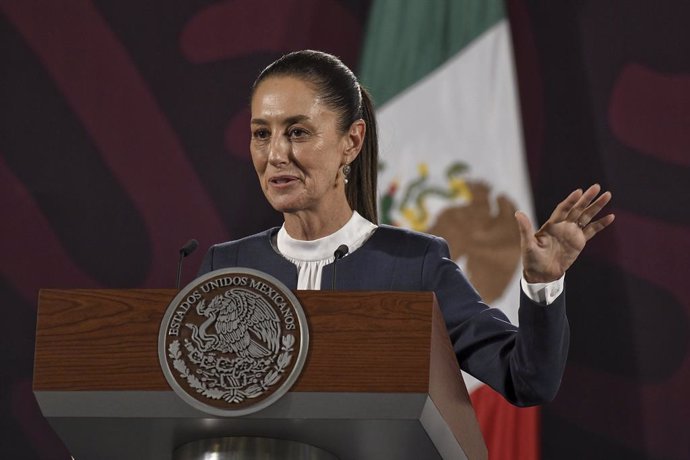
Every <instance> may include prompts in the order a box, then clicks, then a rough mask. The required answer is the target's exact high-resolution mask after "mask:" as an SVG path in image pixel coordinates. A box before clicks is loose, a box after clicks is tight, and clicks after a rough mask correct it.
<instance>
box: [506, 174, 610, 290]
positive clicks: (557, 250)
mask: <svg viewBox="0 0 690 460" xmlns="http://www.w3.org/2000/svg"><path fill="white" fill-rule="evenodd" d="M600 191H601V187H600V186H599V184H594V185H592V186H591V187H589V188H588V189H587V190H586V191H585V192H583V191H582V190H575V191H574V192H572V193H571V194H570V195H568V197H567V198H566V199H565V200H563V201H561V202H560V203H559V204H558V206H556V209H554V211H553V213H552V214H551V217H549V219H548V220H547V221H546V222H545V223H544V225H542V227H541V228H540V229H539V230H538V231H537V232H536V233H535V232H534V228H533V227H532V223H531V222H530V220H529V218H528V217H527V215H526V214H525V213H523V212H519V211H518V212H517V213H515V218H516V219H517V223H518V227H519V229H520V244H521V247H522V266H523V270H524V272H523V277H524V278H525V281H527V282H528V283H547V282H551V281H555V280H557V279H559V278H560V277H561V276H563V274H564V273H565V271H566V270H567V269H568V268H569V267H570V266H571V265H572V264H573V262H575V260H576V259H577V257H578V256H579V255H580V252H582V249H583V248H584V247H585V244H586V243H587V241H589V240H590V239H591V238H592V237H593V236H594V235H596V234H597V233H599V232H600V231H601V230H603V229H604V228H606V227H607V226H608V225H610V224H611V223H612V222H613V220H614V215H613V214H608V215H606V216H604V217H602V218H600V219H597V220H593V219H594V218H595V217H596V215H597V214H598V213H599V211H601V209H602V208H603V207H604V206H606V204H607V203H608V202H609V201H610V200H611V192H605V193H602V194H601V195H600V196H599V197H598V198H597V195H599V192H600ZM595 198H596V199H595Z"/></svg>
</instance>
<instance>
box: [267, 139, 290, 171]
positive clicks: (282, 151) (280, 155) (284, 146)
mask: <svg viewBox="0 0 690 460" xmlns="http://www.w3.org/2000/svg"><path fill="white" fill-rule="evenodd" d="M269 149H270V150H269V152H268V161H269V163H271V164H272V165H280V164H286V163H288V162H289V161H290V142H289V141H288V140H287V139H286V138H285V136H275V137H273V138H272V139H271V144H270V146H269Z"/></svg>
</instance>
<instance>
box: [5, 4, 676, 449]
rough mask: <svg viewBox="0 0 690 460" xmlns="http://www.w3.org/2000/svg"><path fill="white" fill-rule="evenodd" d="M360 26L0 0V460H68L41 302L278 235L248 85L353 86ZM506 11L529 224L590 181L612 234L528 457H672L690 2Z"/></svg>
mask: <svg viewBox="0 0 690 460" xmlns="http://www.w3.org/2000/svg"><path fill="white" fill-rule="evenodd" d="M368 9H369V2H368V1H365V0H361V1H357V0H350V1H345V0H342V1H337V0H320V1H318V0H302V1H299V0H284V1H281V2H273V1H269V0H256V1H252V2H242V1H219V2H211V1H203V0H184V1H177V2H170V1H160V0H153V1H146V2H141V1H134V0H120V1H117V2H115V1H106V0H95V1H92V2H89V1H86V0H62V1H54V2H47V1H38V0H28V1H22V2H18V1H12V0H0V62H2V65H1V66H0V212H1V214H0V216H2V217H1V218H0V222H2V223H1V224H0V229H1V234H0V236H1V237H2V239H1V240H0V241H2V242H3V243H2V246H3V247H2V249H1V250H0V312H1V313H2V317H3V318H4V321H3V323H2V324H3V326H4V327H3V330H2V333H0V414H2V418H1V419H0V458H8V459H15V458H16V459H23V458H26V459H60V460H64V459H67V458H69V457H68V455H67V453H66V451H65V450H64V448H63V447H61V444H60V442H59V440H57V439H56V438H55V436H54V434H53V433H52V431H51V430H50V428H49V426H48V425H47V423H46V422H45V421H44V420H43V419H42V417H41V415H40V412H39V411H38V408H37V406H36V403H35V401H34V399H33V395H32V393H31V376H32V358H33V356H32V350H33V340H34V327H35V318H36V298H37V292H38V289H40V288H42V287H64V288H72V287H113V288H118V287H139V286H140V287H172V286H173V285H174V279H175V264H176V261H177V250H178V248H179V247H180V246H181V245H182V244H183V243H184V242H185V241H187V239H189V238H191V237H195V238H197V239H199V241H200V243H201V246H202V247H206V246H208V245H209V244H211V243H213V242H217V241H221V240H225V239H229V238H234V237H240V236H243V235H246V234H250V233H253V232H255V231H258V230H260V229H264V228H266V227H267V226H269V225H274V224H277V223H278V222H279V221H280V216H278V215H277V214H275V213H274V212H273V211H272V210H271V209H270V208H269V207H268V206H267V205H266V204H265V201H264V200H263V197H262V196H261V192H260V190H259V187H258V185H257V184H256V181H255V178H254V177H255V176H254V172H253V170H252V167H251V163H250V161H249V157H248V148H247V143H248V128H247V126H248V111H247V100H248V99H247V98H248V88H249V86H250V84H251V82H252V81H253V79H254V77H255V75H256V73H257V72H258V71H259V70H260V69H261V68H262V67H263V66H265V65H266V64H267V63H268V62H270V61H271V60H272V59H274V58H276V57H277V56H279V55H280V54H282V53H283V52H285V51H288V50H292V49H298V48H307V47H310V48H318V49H323V50H325V51H329V52H332V53H335V54H337V55H339V56H341V57H342V58H343V60H344V61H345V62H346V63H347V64H348V65H350V66H351V67H353V68H355V69H356V68H357V66H358V55H359V51H360V45H361V42H362V35H363V33H364V28H365V24H366V18H367V14H368ZM509 14H510V19H511V22H512V26H513V33H514V41H515V46H516V60H517V64H518V73H519V85H520V92H521V97H522V106H523V118H524V119H523V123H524V126H525V137H526V146H527V154H528V162H529V167H530V173H531V177H532V184H533V190H534V196H535V201H536V207H537V212H538V213H539V217H540V220H544V219H545V218H546V217H547V214H548V212H550V209H551V208H552V206H553V205H554V203H556V202H557V201H558V200H559V199H560V198H561V197H562V196H563V195H564V194H566V193H567V191H569V190H571V189H573V188H576V187H581V186H584V185H587V184H588V183H591V182H594V181H598V182H601V183H602V184H603V185H604V186H605V187H606V188H609V189H611V190H612V191H613V193H614V203H613V208H614V212H615V213H616V215H617V221H616V223H615V225H614V227H613V228H611V229H608V230H607V231H606V232H604V233H603V234H602V235H601V236H600V237H598V238H597V239H596V240H594V241H593V242H592V244H591V245H590V246H589V247H588V248H587V249H586V251H585V253H584V254H583V256H582V257H581V259H580V260H579V261H578V263H577V264H576V266H575V267H573V268H572V269H571V270H570V272H569V274H568V280H567V293H568V294H567V295H568V313H569V316H570V318H571V323H572V330H573V336H572V345H571V353H570V359H569V365H568V369H567V371H566V375H565V379H564V382H563V386H562V389H561V392H560V394H559V396H558V398H557V399H556V401H555V402H554V403H552V404H549V405H547V406H545V407H544V409H543V412H542V414H543V418H542V427H543V428H542V434H543V441H542V449H543V454H544V458H553V459H556V458H558V459H564V458H632V459H681V458H689V457H690V443H688V441H687V437H688V435H689V434H690V430H688V428H687V427H686V426H687V420H688V419H690V391H688V388H690V363H689V362H688V359H689V356H688V337H689V333H688V332H689V331H688V329H689V324H688V313H689V311H690V282H688V278H689V272H690V32H688V30H690V29H689V28H688V18H690V4H688V3H687V2H684V1H681V0H669V1H667V2H661V3H655V4H652V3H651V2H646V1H642V0H628V1H626V2H616V1H612V2H601V1H596V0H589V1H578V2H575V1H561V2H537V1H529V0H520V1H514V2H510V4H509ZM202 252H203V249H202V250H200V251H197V253H195V254H194V255H192V256H191V257H190V260H188V261H187V265H186V271H185V277H184V281H185V282H186V281H189V280H190V279H191V278H192V276H193V272H194V271H195V270H196V267H197V265H198V264H199V261H200V257H201V254H202Z"/></svg>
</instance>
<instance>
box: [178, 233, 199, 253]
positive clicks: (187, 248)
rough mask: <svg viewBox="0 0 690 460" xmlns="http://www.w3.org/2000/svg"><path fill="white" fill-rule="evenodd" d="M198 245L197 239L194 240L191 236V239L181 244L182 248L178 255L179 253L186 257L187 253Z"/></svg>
mask: <svg viewBox="0 0 690 460" xmlns="http://www.w3.org/2000/svg"><path fill="white" fill-rule="evenodd" d="M198 246H199V242H198V241H197V240H195V239H194V238H192V239H191V240H189V241H187V244H185V245H184V246H182V248H181V249H180V255H181V256H182V257H187V256H188V255H190V254H191V253H193V252H194V250H195V249H196V248H197V247H198Z"/></svg>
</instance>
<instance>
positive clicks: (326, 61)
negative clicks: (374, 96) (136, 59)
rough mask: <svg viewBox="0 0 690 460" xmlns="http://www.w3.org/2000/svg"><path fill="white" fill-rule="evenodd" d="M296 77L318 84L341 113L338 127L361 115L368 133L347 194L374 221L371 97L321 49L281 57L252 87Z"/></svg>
mask: <svg viewBox="0 0 690 460" xmlns="http://www.w3.org/2000/svg"><path fill="white" fill-rule="evenodd" d="M274 76H293V77H297V78H301V79H304V80H305V81H307V82H309V83H311V84H312V85H314V87H315V89H316V91H317V92H318V93H319V96H320V97H321V98H322V99H323V101H324V102H325V103H326V105H328V107H330V108H332V109H333V110H334V111H336V112H337V113H339V114H340V119H339V123H338V129H339V130H340V131H341V132H345V131H347V130H348V129H349V128H350V126H351V125H352V123H354V122H355V121H356V120H359V119H360V118H361V119H363V120H364V123H365V124H366V134H365V137H364V142H363V145H362V150H361V151H360V153H359V155H358V156H357V158H356V159H355V160H354V161H353V162H352V163H351V164H350V168H351V170H350V176H349V182H348V184H347V186H346V187H345V195H346V196H347V201H348V203H349V204H350V207H351V208H352V209H354V210H355V211H357V212H358V213H360V214H361V215H362V216H363V217H364V218H366V219H368V220H370V221H371V222H373V223H378V213H377V210H376V177H377V170H378V150H379V148H378V137H377V135H376V118H375V116H374V107H373V104H372V101H371V96H370V95H369V93H368V92H367V90H366V89H364V88H362V87H361V86H360V84H359V82H358V81H357V77H356V76H355V74H354V73H353V72H352V71H351V70H350V69H349V68H348V67H347V66H346V65H345V64H343V62H342V61H341V60H340V59H338V58H337V57H335V56H333V55H331V54H328V53H324V52H321V51H313V50H303V51H295V52H292V53H289V54H286V55H285V56H283V57H281V58H280V59H278V60H277V61H275V62H273V63H272V64H270V65H269V66H268V67H266V68H265V69H264V70H262V71H261V73H260V74H259V76H258V77H257V79H256V81H255V82H254V85H253V86H252V96H253V95H254V91H255V90H256V88H257V86H259V83H261V82H262V81H263V80H265V79H266V78H268V77H274Z"/></svg>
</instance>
